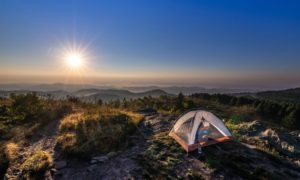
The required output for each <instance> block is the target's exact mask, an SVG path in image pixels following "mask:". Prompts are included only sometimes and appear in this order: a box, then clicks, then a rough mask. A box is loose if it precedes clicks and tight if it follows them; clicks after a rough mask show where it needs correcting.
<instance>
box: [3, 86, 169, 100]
mask: <svg viewBox="0 0 300 180" xmlns="http://www.w3.org/2000/svg"><path fill="white" fill-rule="evenodd" d="M29 92H36V93H37V94H38V95H40V96H42V97H45V98H54V99H66V98H68V97H70V96H73V97H77V98H79V99H81V100H83V101H88V102H90V101H98V100H99V99H101V100H103V101H110V100H117V99H120V100H122V99H124V98H126V99H136V98H142V97H145V96H151V97H159V96H162V95H166V96H174V95H173V94H169V93H167V92H165V91H163V90H160V89H155V90H150V91H145V92H139V93H134V92H131V91H128V90H123V89H95V88H92V89H80V90H78V91H75V92H67V91H62V90H55V91H30V90H13V91H0V97H8V96H9V94H11V93H16V94H26V93H29Z"/></svg>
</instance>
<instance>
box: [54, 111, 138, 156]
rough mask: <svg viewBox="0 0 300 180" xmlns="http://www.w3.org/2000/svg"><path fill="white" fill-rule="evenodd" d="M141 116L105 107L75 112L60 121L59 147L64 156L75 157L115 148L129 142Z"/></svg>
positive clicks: (124, 145) (105, 151)
mask: <svg viewBox="0 0 300 180" xmlns="http://www.w3.org/2000/svg"><path fill="white" fill-rule="evenodd" d="M141 119H142V117H141V116H138V115H136V114H133V113H128V112H120V111H119V110H114V109H106V108H104V109H97V110H95V111H91V110H90V111H89V112H80V113H77V114H72V115H70V116H67V117H65V118H64V120H63V121H62V122H61V124H60V127H59V136H58V137H57V141H58V142H57V147H58V148H59V149H60V150H61V151H62V152H63V153H64V154H65V155H71V156H76V157H90V156H91V155H93V154H97V153H107V152H110V151H116V150H118V149H120V148H122V147H126V146H127V145H128V144H130V140H129V138H128V136H129V135H131V134H133V133H134V131H135V129H136V125H137V124H138V123H139V121H140V120H141Z"/></svg>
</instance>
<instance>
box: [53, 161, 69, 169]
mask: <svg viewBox="0 0 300 180" xmlns="http://www.w3.org/2000/svg"><path fill="white" fill-rule="evenodd" d="M54 164H55V168H56V169H63V168H66V167H67V162H66V161H64V160H61V161H55V162H54Z"/></svg>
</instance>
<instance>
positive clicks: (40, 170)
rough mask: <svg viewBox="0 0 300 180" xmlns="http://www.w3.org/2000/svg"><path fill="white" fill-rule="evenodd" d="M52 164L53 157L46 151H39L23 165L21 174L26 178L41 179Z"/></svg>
mask: <svg viewBox="0 0 300 180" xmlns="http://www.w3.org/2000/svg"><path fill="white" fill-rule="evenodd" d="M52 166H53V160H52V157H51V156H50V155H49V154H48V153H47V152H45V151H38V152H36V153H35V154H34V155H32V156H31V157H29V158H28V159H26V160H25V162H24V163H23V164H22V165H21V172H22V174H21V176H22V177H23V178H25V179H41V178H43V177H44V175H45V172H46V171H47V170H49V169H50V168H51V167H52Z"/></svg>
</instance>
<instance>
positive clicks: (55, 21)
mask: <svg viewBox="0 0 300 180" xmlns="http://www.w3.org/2000/svg"><path fill="white" fill-rule="evenodd" d="M299 9H300V2H299V1H275V0H270V1H253V0H252V1H246V0H245V1H240V0H229V1H224V0H220V1H214V0H207V1H200V0H199V1H191V0H190V1H184V0H181V1H179V0H163V1H161V0H160V1H158V0H151V1H150V0H149V1H146V0H136V1H131V0H130V1H129V0H120V1H114V0H111V1H104V0H103V1H83V0H78V1H67V0H64V1H62V0H51V1H50V0H49V1H46V0H43V1H37V0H36V1H33V0H27V1H22V0H18V1H17V0H2V1H1V2H0V26H1V28H0V70H1V71H2V74H3V75H6V74H7V81H6V82H9V76H14V75H16V76H17V75H19V76H23V75H32V76H38V75H39V73H41V72H42V74H43V75H45V76H46V75H47V74H51V75H53V74H60V75H61V76H63V75H64V70H63V69H62V68H61V66H62V65H61V63H60V62H59V61H60V58H59V55H60V51H61V50H62V49H63V48H62V47H65V46H68V44H69V43H70V42H73V43H76V46H79V47H88V52H87V53H88V56H89V58H87V59H88V61H89V63H88V65H87V67H86V69H87V71H86V72H85V75H86V76H91V77H92V76H93V77H94V76H95V77H101V78H103V76H105V77H107V78H109V77H111V76H112V77H114V78H118V77H120V78H122V77H128V78H129V77H137V76H140V77H139V78H140V80H139V81H140V82H142V81H143V79H147V78H148V79H152V80H151V83H154V84H155V79H156V80H157V81H159V82H164V83H166V84H167V83H168V82H169V83H171V82H176V83H177V84H180V83H181V82H180V81H182V84H184V85H186V84H188V83H186V82H187V81H188V82H189V83H190V84H193V85H195V84H196V85H202V84H205V83H206V82H211V84H212V85H213V82H215V86H218V85H219V84H218V83H220V82H223V83H222V84H223V85H224V84H226V82H228V84H234V85H235V86H239V82H243V81H251V82H252V84H251V85H253V86H256V87H258V86H260V85H261V84H265V83H268V82H270V81H272V83H271V85H272V87H290V86H291V87H292V86H298V85H300V80H297V79H298V78H296V77H299V79H300V75H299V72H298V71H299V68H300V33H299V32H300V11H299ZM14 73H15V74H14ZM22 73H23V74H22ZM224 76H225V77H227V78H226V79H224ZM237 76H238V77H240V79H238V80H237V79H236V77H237ZM261 76H262V78H261ZM164 78H165V80H163V79H164ZM243 78H244V79H243ZM2 79H3V78H2ZM14 79H15V80H16V79H18V78H14ZM50 79H51V78H49V82H50V81H51V80H50ZM177 79H180V80H178V81H177ZM276 79H277V80H278V81H276ZM0 80H1V79H0ZM22 81H23V80H22V78H20V79H19V81H18V82H22ZM27 81H28V79H27ZM52 81H57V80H52ZM264 81H266V82H264ZM282 81H285V82H284V83H283V82H282ZM145 82H146V81H145ZM235 82H236V83H235ZM256 82H259V83H256Z"/></svg>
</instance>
